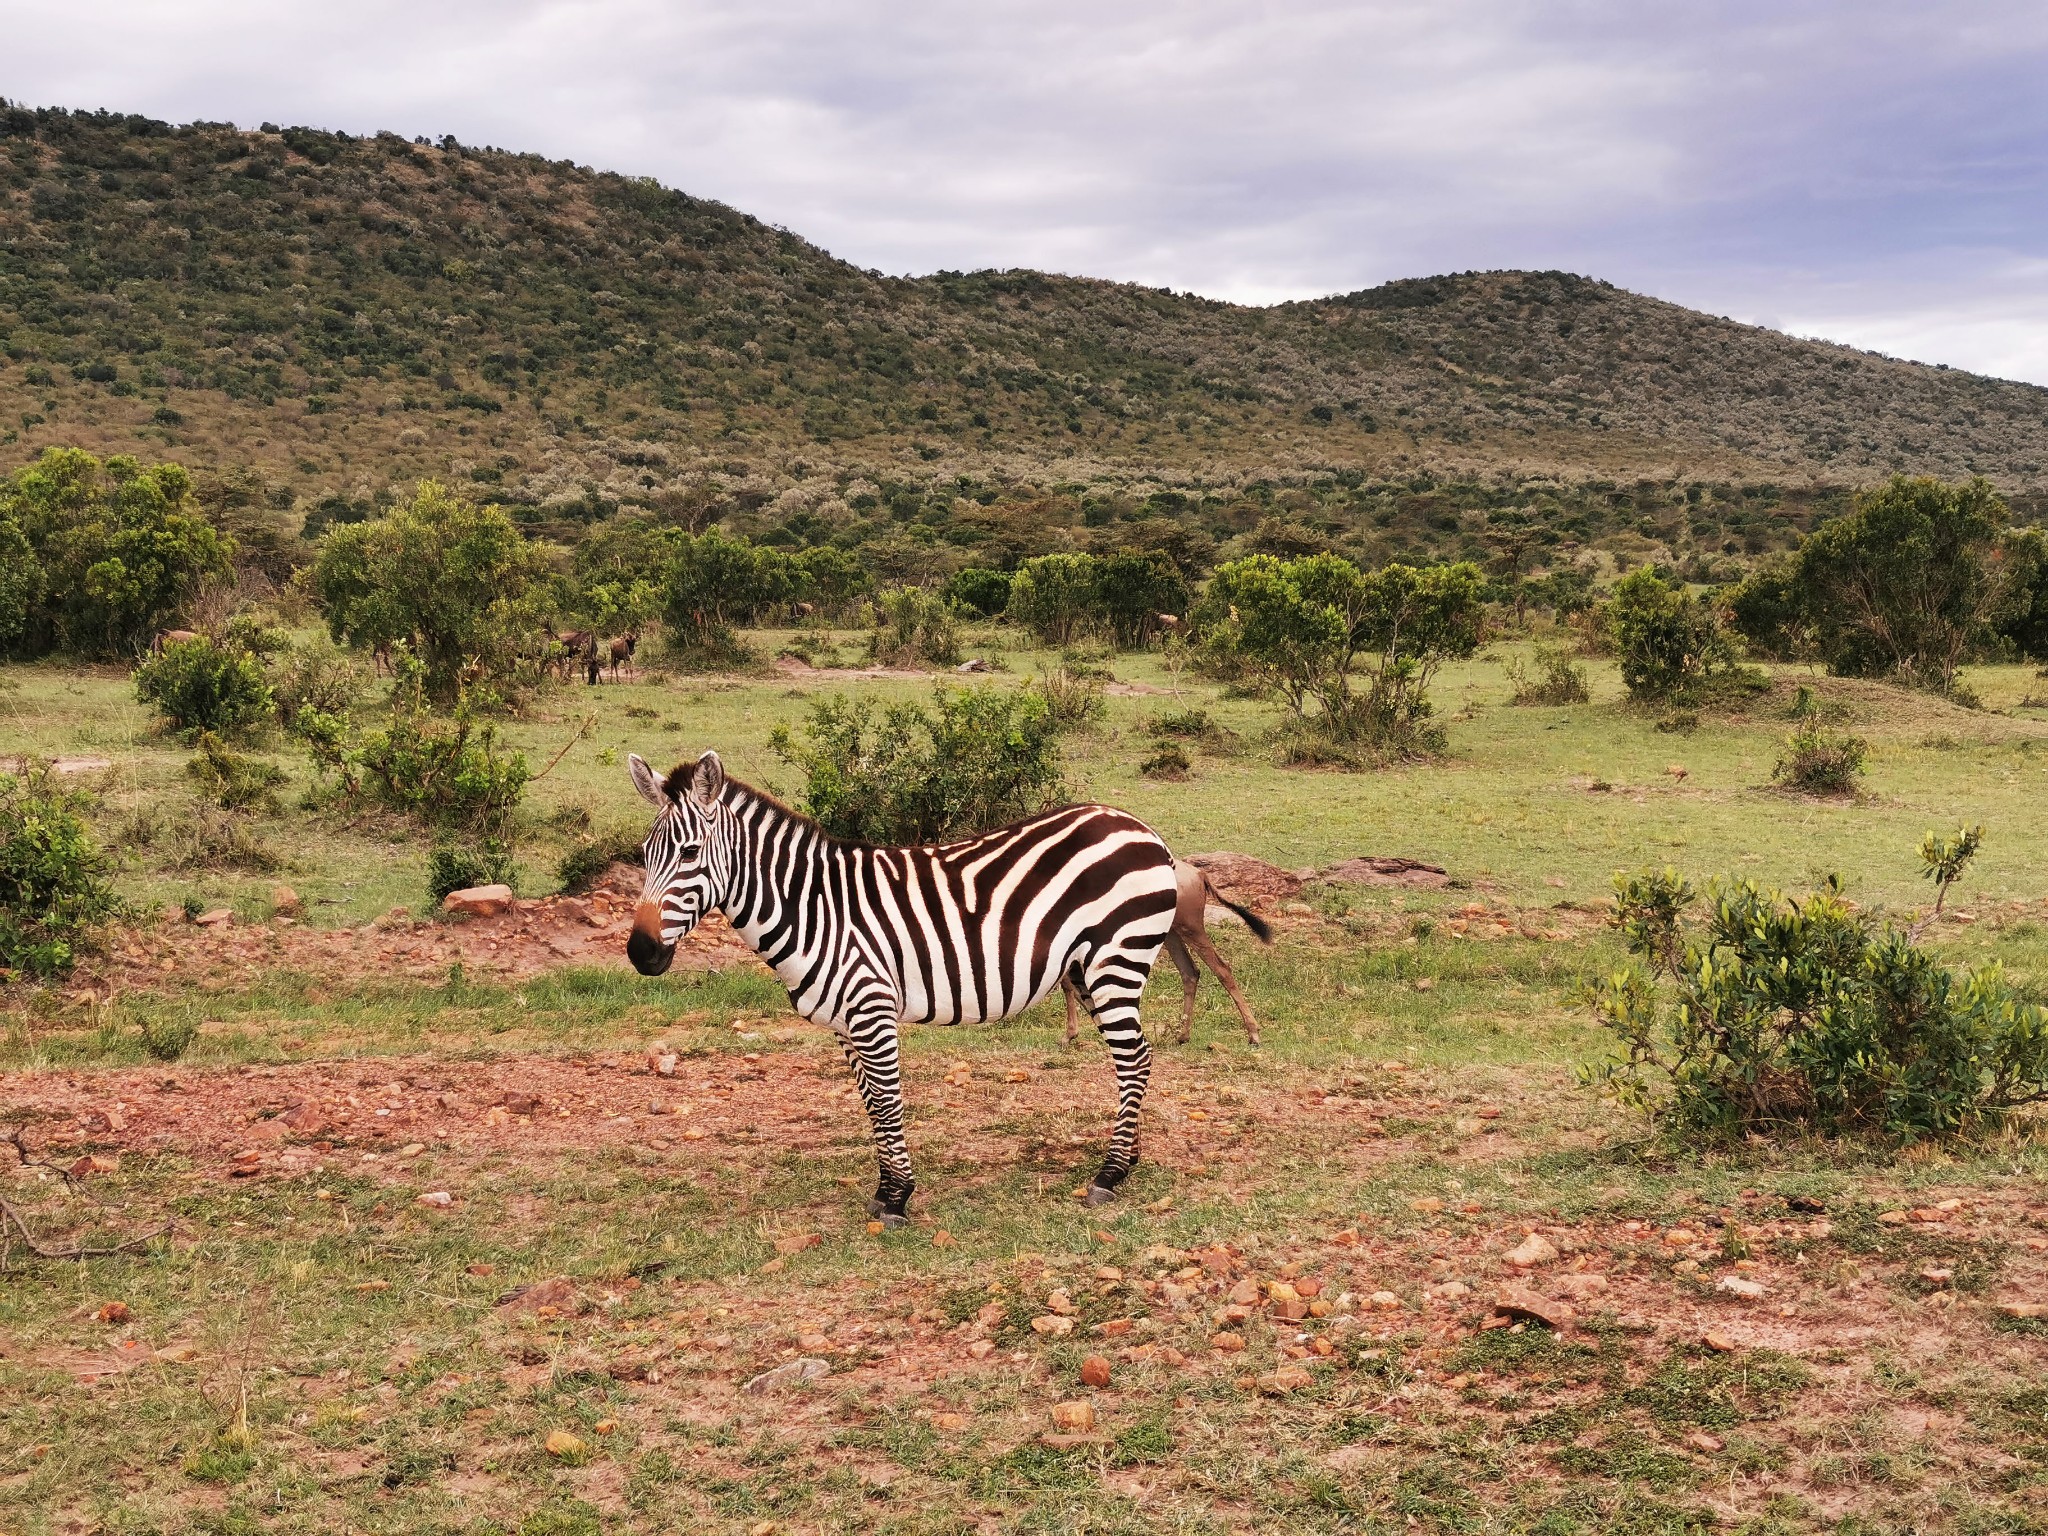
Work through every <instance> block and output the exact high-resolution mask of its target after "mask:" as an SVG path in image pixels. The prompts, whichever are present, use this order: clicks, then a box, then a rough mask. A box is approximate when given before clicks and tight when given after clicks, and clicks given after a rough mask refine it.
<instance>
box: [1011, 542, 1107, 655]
mask: <svg viewBox="0 0 2048 1536" xmlns="http://www.w3.org/2000/svg"><path fill="white" fill-rule="evenodd" d="M1004 612H1006V613H1007V614H1008V615H1009V616H1010V617H1011V618H1012V619H1014V620H1016V621H1017V622H1018V623H1019V624H1022V625H1023V626H1024V627H1025V628H1026V629H1029V630H1030V631H1031V632H1032V633H1033V634H1035V635H1036V636H1038V638H1039V639H1040V640H1042V641H1043V642H1044V643H1045V644H1047V645H1067V644H1069V643H1071V642H1072V641H1073V640H1074V639H1075V638H1076V637H1077V636H1079V635H1081V634H1083V633H1085V632H1086V631H1087V630H1088V629H1089V628H1090V627H1091V626H1092V625H1093V624H1094V623H1095V622H1096V619H1097V617H1098V614H1097V605H1096V562H1095V557H1094V556H1093V555H1079V554H1063V555H1040V556H1039V557H1038V558H1037V559H1036V560H1026V561H1025V562H1024V563H1023V565H1021V566H1020V567H1018V569H1017V574H1016V576H1015V577H1013V578H1012V579H1011V582H1010V601H1009V603H1008V605H1007V606H1006V607H1005V609H1004Z"/></svg>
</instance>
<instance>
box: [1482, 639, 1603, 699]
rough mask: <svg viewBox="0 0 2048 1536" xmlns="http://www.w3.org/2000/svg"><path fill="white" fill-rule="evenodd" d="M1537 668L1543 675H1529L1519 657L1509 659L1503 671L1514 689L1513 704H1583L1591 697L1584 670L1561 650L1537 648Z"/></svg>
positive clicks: (1544, 646)
mask: <svg viewBox="0 0 2048 1536" xmlns="http://www.w3.org/2000/svg"><path fill="white" fill-rule="evenodd" d="M1536 665H1537V666H1538V667H1539V668H1540V669H1541V671H1542V675H1541V676H1540V677H1538V676H1532V675H1531V674H1530V672H1529V669H1528V667H1527V666H1526V665H1525V664H1524V663H1523V661H1522V658H1521V657H1519V656H1510V657H1509V658H1508V659H1507V661H1506V663H1505V664H1504V666H1503V668H1502V670H1503V671H1505V672H1506V673H1507V677H1508V686H1509V687H1510V688H1512V689H1513V690H1514V696H1513V699H1512V701H1511V702H1513V703H1516V704H1526V705H1536V704H1584V703H1585V702H1586V701H1587V700H1589V699H1590V698H1592V696H1593V695H1592V693H1591V691H1590V690H1589V689H1588V688H1587V686H1586V669H1585V668H1584V667H1582V666H1580V665H1579V664H1578V663H1577V662H1575V661H1573V660H1572V659H1571V657H1570V656H1569V655H1568V654H1567V653H1565V652H1564V651H1561V650H1558V649H1556V648H1555V647H1552V646H1547V645H1539V646H1537V647H1536Z"/></svg>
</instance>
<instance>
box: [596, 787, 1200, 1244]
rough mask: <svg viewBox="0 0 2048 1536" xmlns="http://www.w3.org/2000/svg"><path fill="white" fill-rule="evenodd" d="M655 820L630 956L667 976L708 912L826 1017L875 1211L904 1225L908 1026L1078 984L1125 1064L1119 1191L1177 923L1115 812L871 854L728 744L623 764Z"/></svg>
mask: <svg viewBox="0 0 2048 1536" xmlns="http://www.w3.org/2000/svg"><path fill="white" fill-rule="evenodd" d="M627 768H628V771H629V772H630V773H631V775H632V779H633V785H634V787H635V788H636V789H638V790H639V791H640V793H641V795H642V796H643V797H644V798H645V799H646V800H647V801H648V802H649V803H650V804H652V805H653V806H655V807H656V809H657V810H658V812H659V814H658V815H657V816H656V817H655V819H654V826H653V828H652V830H650V831H649V832H648V834H647V842H646V845H645V847H644V848H643V850H642V852H643V856H644V858H645V861H646V867H647V878H646V883H645V884H644V885H643V886H642V887H641V892H640V904H639V906H638V907H637V908H636V909H635V910H634V913H633V932H632V935H631V937H630V938H628V939H627V941H626V956H627V958H628V959H630V960H631V961H632V962H633V965H634V968H635V969H637V970H638V971H639V972H640V973H641V974H642V975H644V976H659V975H660V974H661V973H662V972H663V971H666V970H667V969H668V967H669V964H670V962H671V961H672V960H673V959H674V958H675V950H676V944H677V943H678V942H679V941H680V940H681V939H682V937H683V936H684V935H685V934H687V933H688V932H689V931H690V930H691V929H693V928H695V927H696V926H697V923H698V921H699V920H700V919H701V918H703V916H704V914H705V913H707V912H709V911H711V910H713V909H714V908H715V909H717V910H718V911H721V912H723V913H724V914H725V915H726V918H727V919H728V920H729V921H730V922H731V924H732V926H733V931H734V932H736V933H738V934H739V935H740V937H741V938H743V939H745V940H746V941H747V943H748V944H750V945H752V946H753V948H754V949H755V950H756V951H758V952H759V953H760V955H761V957H762V958H763V959H764V960H766V961H767V962H768V964H769V965H770V966H772V967H773V968H774V970H775V974H776V975H777V976H778V977H779V978H781V981H782V984H783V986H785V987H786V988H788V990H789V999H790V1003H791V1004H792V1006H794V1007H795V1009H796V1011H797V1012H798V1013H799V1014H801V1015H802V1016H803V1017H805V1018H807V1019H810V1020H812V1021H814V1022H816V1023H819V1024H828V1025H830V1026H831V1027H832V1029H833V1031H834V1032H835V1033H836V1034H837V1035H838V1036H839V1045H840V1049H841V1050H842V1051H844V1052H845V1054H846V1060H847V1064H848V1065H849V1066H851V1067H852V1068H853V1080H854V1083H855V1084H856V1086H857V1087H858V1088H859V1090H860V1095H861V1099H862V1101H863V1102H864V1103H865V1104H866V1106H867V1111H868V1119H869V1121H870V1123H871V1124H872V1125H873V1128H874V1137H875V1150H876V1156H877V1159H878V1161H879V1163H880V1166H881V1177H880V1181H879V1182H878V1183H877V1184H876V1186H875V1195H874V1198H873V1199H872V1200H870V1201H869V1202H868V1210H869V1212H870V1214H872V1215H874V1216H878V1217H880V1218H881V1220H882V1221H883V1222H884V1223H885V1224H887V1225H890V1226H901V1225H903V1224H904V1223H905V1222H906V1221H907V1220H908V1218H907V1216H906V1215H905V1207H906V1206H907V1205H908V1204H909V1201H910V1195H911V1191H912V1190H913V1189H914V1188H915V1181H914V1180H913V1179H912V1177H911V1169H910V1152H909V1149H908V1147H907V1146H906V1145H905V1143H904V1139H903V1083H902V1069H901V1058H900V1050H901V1047H900V1043H899V1039H898V1029H897V1026H898V1025H899V1024H903V1023H908V1022H913V1021H914V1022H918V1023H940V1024H960V1023H964V1022H968V1021H970V1020H986V1019H1007V1018H1012V1017H1014V1016H1015V1015H1017V1014H1020V1013H1022V1012H1023V1011H1024V1010H1025V1009H1027V1008H1029V1007H1030V1006H1031V1005H1032V1004H1034V1003H1036V1002H1037V1001H1038V1000H1039V999H1040V998H1043V997H1045V996H1047V995H1048V994H1049V993H1050V992H1051V991H1052V990H1053V988H1054V987H1056V986H1058V985H1059V984H1060V983H1061V981H1062V980H1070V981H1072V982H1073V984H1074V985H1075V987H1076V988H1077V989H1078V990H1079V991H1080V994H1081V996H1082V998H1083V999H1084V1000H1085V1001H1086V1002H1087V1004H1088V1011H1089V1012H1090V1013H1092V1014H1093V1015H1094V1016H1095V1027H1096V1028H1097V1029H1098V1030H1100V1031H1101V1033H1102V1038H1103V1041H1104V1043H1106V1044H1107V1045H1108V1047H1109V1054H1110V1059H1111V1061H1112V1062H1113V1063H1114V1065H1115V1068H1116V1079H1117V1113H1116V1124H1115V1128H1114V1130H1113V1131H1112V1133H1111V1136H1110V1142H1109V1152H1108V1155H1107V1156H1106V1157H1105V1158H1104V1159H1103V1162H1102V1167H1101V1169H1100V1170H1099V1171H1098V1172H1097V1173H1096V1175H1095V1177H1094V1179H1093V1181H1092V1183H1091V1184H1090V1186H1089V1188H1088V1193H1087V1196H1086V1199H1087V1203H1088V1204H1089V1205H1100V1204H1101V1203H1102V1202H1104V1201H1105V1200H1109V1199H1112V1198H1113V1197H1114V1196H1115V1193H1116V1188H1117V1186H1118V1185H1119V1184H1121V1183H1122V1182H1123V1181H1124V1178H1125V1176H1126V1175H1128V1174H1129V1173H1130V1171H1131V1168H1132V1166H1133V1165H1134V1164H1135V1163H1136V1162H1137V1160H1138V1116H1139V1111H1140V1110H1141V1108H1142V1107H1143V1105H1144V1101H1145V1085H1146V1082H1147V1081H1148V1079H1149V1078H1150V1076H1151V1070H1152V1049H1151V1046H1150V1044H1149V1043H1148V1042H1147V1041H1146V1039H1145V1031H1144V1030H1143V1029H1142V1028H1140V1027H1139V1023H1138V1001H1139V999H1140V998H1141V997H1142V996H1143V995H1144V991H1145V979H1146V977H1147V976H1149V975H1150V974H1151V971H1152V963H1153V961H1155V960H1156V959H1158V957H1159V947H1160V945H1161V944H1163V943H1164V942H1165V941H1166V937H1167V934H1168V932H1169V931H1170V930H1171V929H1172V927H1173V914H1174V904H1175V900H1176V885H1175V881H1174V873H1173V855H1172V854H1170V853H1168V852H1167V851H1166V845H1165V844H1164V843H1163V842H1161V841H1160V840H1159V834H1158V833H1156V832H1154V831H1153V830H1152V829H1151V828H1150V827H1148V826H1146V825H1145V824H1144V823H1143V822H1141V821H1139V820H1138V819H1137V818H1136V817H1135V816H1131V815H1129V814H1127V813H1125V812H1123V811H1118V810H1112V809H1111V808H1110V807H1108V806H1105V805H1070V806H1066V807H1064V808H1062V809H1060V810H1057V811H1047V812H1045V813H1044V814H1043V815H1039V816H1033V817H1030V818H1029V819H1027V820H1024V821H1020V822H1018V823H1017V824H1016V825H1015V826H1010V827H1004V828H1003V829H1002V830H1001V831H997V832H990V833H987V834H985V835H984V836H981V837H975V838H969V839H967V840H966V841H965V842H958V843H942V844H939V845H938V846H936V847H922V848H877V847H872V846H870V845H868V844H866V843H853V842H846V841H843V840H841V839H839V838H836V837H833V836H831V835H829V834H828V833H827V832H825V831H824V829H823V828H821V827H819V826H818V825H817V823H815V822H813V821H811V820H810V819H809V818H807V817H803V816H799V815H798V814H797V813H796V812H794V811H792V810H790V809H789V808H788V807H787V806H784V805H781V804H778V803H777V802H776V801H775V800H773V799H771V798H770V797H769V796H767V795H764V794H762V793H761V792H760V791H759V790H757V789H754V788H752V787H750V786H748V785H746V784H742V783H741V782H739V780H737V779H729V778H727V777H726V773H725V768H724V766H723V765H722V764H721V763H720V762H719V760H718V754H717V753H715V752H706V753H705V754H704V755H703V756H702V757H700V758H698V759H697V761H696V762H694V763H684V764H682V765H681V766H680V767H678V768H676V770H675V771H674V772H672V773H670V774H669V775H668V777H667V778H666V779H663V778H658V777H657V776H656V775H655V773H654V771H653V770H652V769H651V768H649V767H648V766H647V764H646V763H644V762H642V761H641V760H640V759H639V758H638V757H629V758H628V759H627Z"/></svg>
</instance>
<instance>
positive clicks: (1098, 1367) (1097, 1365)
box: [1081, 1355, 1109, 1387]
mask: <svg viewBox="0 0 2048 1536" xmlns="http://www.w3.org/2000/svg"><path fill="white" fill-rule="evenodd" d="M1081 1385H1082V1386H1084V1387H1106V1386H1108V1385H1109V1360H1108V1358H1107V1357H1106V1356H1103V1355H1090V1356H1089V1357H1088V1358H1087V1359H1086V1360H1083V1361H1082V1362H1081Z"/></svg>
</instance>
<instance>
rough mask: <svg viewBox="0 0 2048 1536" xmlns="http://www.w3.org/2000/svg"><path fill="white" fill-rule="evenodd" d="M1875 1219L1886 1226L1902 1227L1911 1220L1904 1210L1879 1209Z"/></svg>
mask: <svg viewBox="0 0 2048 1536" xmlns="http://www.w3.org/2000/svg"><path fill="white" fill-rule="evenodd" d="M1877 1219H1878V1220H1879V1221H1881V1222H1883V1223H1884V1224H1885V1225H1886V1226H1888V1227H1903V1226H1904V1225H1905V1224H1906V1223H1907V1222H1908V1221H1909V1220H1911V1218H1910V1217H1909V1216H1907V1214H1906V1213H1905V1212H1904V1211H1879V1212H1878V1213H1877Z"/></svg>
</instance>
